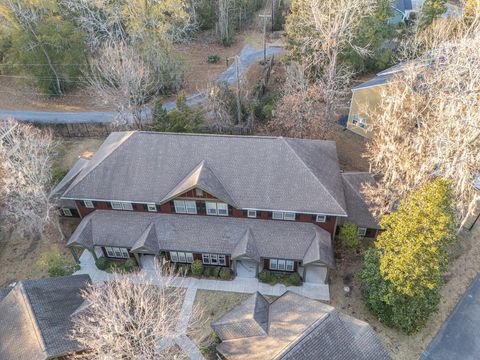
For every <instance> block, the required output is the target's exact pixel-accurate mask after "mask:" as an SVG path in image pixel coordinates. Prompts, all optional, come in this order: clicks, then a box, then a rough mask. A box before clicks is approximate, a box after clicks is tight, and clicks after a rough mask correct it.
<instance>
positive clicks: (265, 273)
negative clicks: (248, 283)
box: [258, 269, 278, 285]
mask: <svg viewBox="0 0 480 360" xmlns="http://www.w3.org/2000/svg"><path fill="white" fill-rule="evenodd" d="M258 280H260V281H261V282H264V283H267V284H270V285H275V284H276V283H277V282H278V277H277V276H276V275H275V274H273V273H272V272H270V271H269V270H265V269H264V270H262V271H260V273H259V274H258Z"/></svg>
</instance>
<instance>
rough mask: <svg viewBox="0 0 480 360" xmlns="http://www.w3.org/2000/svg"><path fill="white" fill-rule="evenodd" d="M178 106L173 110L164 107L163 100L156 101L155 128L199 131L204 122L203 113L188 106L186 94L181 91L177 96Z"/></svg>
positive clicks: (175, 130)
mask: <svg viewBox="0 0 480 360" xmlns="http://www.w3.org/2000/svg"><path fill="white" fill-rule="evenodd" d="M176 105H177V107H176V109H173V110H171V111H167V110H165V109H164V108H163V104H162V101H161V100H160V99H158V100H157V101H156V102H155V105H154V108H153V114H152V118H153V120H152V122H153V130H155V131H167V132H181V133H191V132H198V131H199V126H200V124H201V123H203V115H202V113H201V112H200V111H199V110H196V109H192V108H190V107H188V106H187V103H186V96H185V94H184V93H183V92H180V93H179V94H178V96H177V103H176Z"/></svg>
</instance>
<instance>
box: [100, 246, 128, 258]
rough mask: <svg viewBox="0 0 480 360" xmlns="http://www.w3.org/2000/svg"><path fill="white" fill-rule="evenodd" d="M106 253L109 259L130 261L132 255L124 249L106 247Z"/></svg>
mask: <svg viewBox="0 0 480 360" xmlns="http://www.w3.org/2000/svg"><path fill="white" fill-rule="evenodd" d="M104 249H105V252H106V253H107V256H108V257H111V258H117V259H128V258H129V257H130V255H129V254H128V250H127V249H126V248H124V247H115V246H104Z"/></svg>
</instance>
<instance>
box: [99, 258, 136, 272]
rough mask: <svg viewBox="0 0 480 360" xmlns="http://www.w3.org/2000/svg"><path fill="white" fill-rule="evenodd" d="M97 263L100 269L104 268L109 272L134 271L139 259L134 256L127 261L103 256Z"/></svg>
mask: <svg viewBox="0 0 480 360" xmlns="http://www.w3.org/2000/svg"><path fill="white" fill-rule="evenodd" d="M95 265H96V266H97V268H98V269H99V270H103V271H106V272H108V273H114V272H123V273H130V272H134V271H135V270H136V269H137V267H138V263H137V260H136V259H135V258H134V257H131V258H129V259H127V260H125V261H120V262H116V261H114V260H112V259H109V258H107V257H105V256H102V257H99V258H98V259H97V260H96V261H95Z"/></svg>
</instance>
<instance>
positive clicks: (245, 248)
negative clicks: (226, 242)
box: [232, 228, 260, 261]
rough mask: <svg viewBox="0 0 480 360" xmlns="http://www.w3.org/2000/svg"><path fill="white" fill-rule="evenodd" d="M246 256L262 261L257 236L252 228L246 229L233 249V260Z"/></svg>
mask: <svg viewBox="0 0 480 360" xmlns="http://www.w3.org/2000/svg"><path fill="white" fill-rule="evenodd" d="M244 256H245V257H248V258H250V259H253V260H256V261H260V254H259V253H258V249H257V245H256V244H255V237H254V236H253V233H252V230H251V229H250V228H248V229H247V230H246V231H245V235H244V236H243V237H242V239H241V240H240V241H239V242H238V244H237V245H236V246H235V248H234V249H233V251H232V259H233V260H235V259H238V258H240V257H244Z"/></svg>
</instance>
